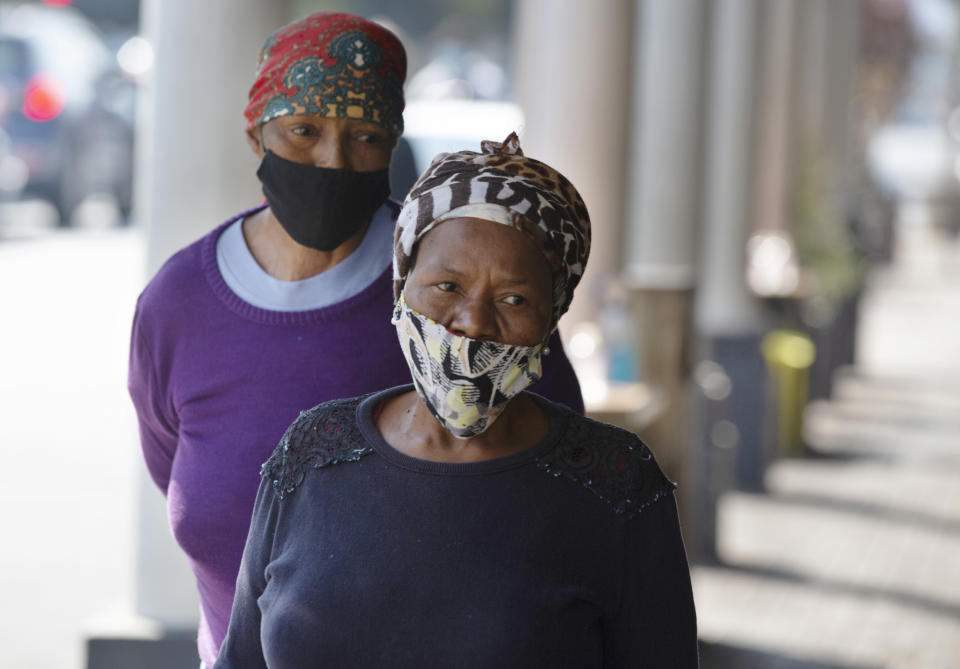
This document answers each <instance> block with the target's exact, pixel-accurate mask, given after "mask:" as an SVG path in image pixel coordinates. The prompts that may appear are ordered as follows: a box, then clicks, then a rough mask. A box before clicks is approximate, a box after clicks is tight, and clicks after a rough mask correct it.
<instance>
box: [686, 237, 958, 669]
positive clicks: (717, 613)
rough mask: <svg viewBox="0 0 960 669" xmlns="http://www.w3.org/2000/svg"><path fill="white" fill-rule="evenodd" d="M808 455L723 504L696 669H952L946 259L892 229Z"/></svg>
mask: <svg viewBox="0 0 960 669" xmlns="http://www.w3.org/2000/svg"><path fill="white" fill-rule="evenodd" d="M900 232H901V233H902V234H901V238H900V241H899V244H898V251H899V253H898V256H897V262H896V263H895V265H893V266H892V267H889V268H885V269H883V270H880V271H877V272H875V273H874V274H873V275H872V277H871V281H870V284H869V289H868V292H867V294H866V296H865V299H864V301H863V304H862V307H861V320H860V333H859V341H858V361H857V364H856V365H855V366H854V367H852V368H850V369H846V370H843V371H842V373H841V374H840V375H839V378H838V380H837V383H836V385H835V390H834V396H833V397H832V398H831V400H830V401H828V402H820V403H815V404H813V405H811V406H810V407H809V409H808V412H807V415H806V435H807V441H808V443H809V444H810V445H811V446H812V448H813V449H814V451H815V455H813V456H810V457H806V458H801V459H790V460H781V461H779V462H777V463H776V464H774V465H773V466H772V467H771V468H770V470H769V472H768V476H767V486H768V492H767V494H763V495H751V494H745V493H728V494H727V495H726V496H725V497H724V498H723V499H722V500H721V504H720V509H719V519H718V537H719V540H718V544H719V545H718V553H719V555H720V558H721V561H722V566H716V567H714V566H699V567H696V568H695V569H694V574H693V577H694V589H695V594H696V597H697V608H698V614H699V621H700V631H701V638H702V639H703V641H704V647H703V666H704V669H713V668H724V669H727V668H734V667H737V668H740V667H743V668H747V667H749V668H750V669H754V668H760V669H768V668H770V669H801V668H802V669H833V668H839V667H849V668H857V669H867V668H870V669H880V668H883V669H926V668H930V669H941V668H942V669H948V668H953V667H960V246H958V245H957V243H956V242H955V241H951V242H949V243H943V241H942V240H938V239H936V237H935V235H933V233H932V231H931V230H930V229H929V228H927V227H924V226H922V225H915V226H909V227H907V228H905V229H902V230H901V231H900Z"/></svg>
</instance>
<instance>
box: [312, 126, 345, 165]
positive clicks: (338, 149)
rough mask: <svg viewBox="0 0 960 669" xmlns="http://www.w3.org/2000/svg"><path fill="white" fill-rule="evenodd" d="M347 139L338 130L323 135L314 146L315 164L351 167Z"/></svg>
mask: <svg viewBox="0 0 960 669" xmlns="http://www.w3.org/2000/svg"><path fill="white" fill-rule="evenodd" d="M345 139H346V138H345V137H341V136H340V134H339V133H336V132H330V133H327V134H325V135H324V136H323V137H321V138H320V140H319V141H318V142H317V143H316V144H315V145H314V147H313V164H314V165H315V166H317V167H329V168H331V169H350V165H349V156H348V155H347V151H346V141H345Z"/></svg>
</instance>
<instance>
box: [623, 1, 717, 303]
mask: <svg viewBox="0 0 960 669" xmlns="http://www.w3.org/2000/svg"><path fill="white" fill-rule="evenodd" d="M636 7H637V12H636V19H635V24H634V33H635V34H636V35H637V40H636V43H635V48H634V52H633V64H634V80H633V81H634V85H633V98H632V105H631V108H632V115H631V132H630V133H629V137H630V153H629V156H630V168H629V169H628V174H629V179H630V181H629V185H628V188H627V193H628V206H627V231H626V232H627V234H626V258H625V263H624V264H625V273H626V276H627V277H628V278H629V280H630V283H631V285H633V286H635V287H638V288H652V289H665V290H689V289H690V288H692V287H693V285H694V281H695V274H696V271H695V265H696V254H697V244H696V235H697V230H698V228H699V220H700V197H699V194H700V188H699V186H700V164H701V151H702V132H701V119H702V117H703V115H704V109H703V104H704V101H705V97H704V95H703V73H704V65H703V61H704V51H705V44H706V36H707V32H706V26H707V23H706V17H707V7H706V5H705V3H704V2H703V1H702V0H683V1H682V2H677V1H676V0H638V2H637V3H636Z"/></svg>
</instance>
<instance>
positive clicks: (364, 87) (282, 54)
mask: <svg viewBox="0 0 960 669" xmlns="http://www.w3.org/2000/svg"><path fill="white" fill-rule="evenodd" d="M406 75H407V55H406V52H405V51H404V49H403V45H402V44H401V43H400V40H399V39H397V36H396V35H394V34H393V33H392V32H390V31H389V30H387V29H386V28H384V27H382V26H380V25H377V24H376V23H373V22H371V21H367V20H366V19H364V18H361V17H359V16H354V15H353V14H344V13H340V12H316V13H314V14H310V15H309V16H306V17H304V18H302V19H300V20H299V21H294V22H293V23H290V24H288V25H286V26H284V27H283V28H280V30H278V31H277V32H275V33H274V34H273V35H271V36H270V37H269V38H267V41H266V43H265V44H264V45H263V49H262V50H261V52H260V61H259V65H258V67H257V77H256V80H255V81H254V82H253V86H251V88H250V94H249V103H248V104H247V108H246V110H245V111H244V116H246V118H247V128H254V127H256V126H259V125H261V124H263V123H266V122H267V121H269V120H271V119H274V118H277V117H279V116H287V115H291V114H320V115H321V116H324V117H326V118H345V119H356V120H358V121H368V122H370V123H374V124H376V125H379V126H381V127H383V128H386V129H387V130H389V131H390V132H392V133H393V134H394V135H400V134H401V133H402V132H403V81H404V79H405V78H406Z"/></svg>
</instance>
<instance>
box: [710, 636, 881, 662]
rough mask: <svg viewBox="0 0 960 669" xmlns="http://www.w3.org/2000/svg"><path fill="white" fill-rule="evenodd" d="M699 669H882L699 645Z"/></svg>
mask: <svg viewBox="0 0 960 669" xmlns="http://www.w3.org/2000/svg"><path fill="white" fill-rule="evenodd" d="M700 667H701V669H882V668H881V667H880V666H874V665H866V664H837V663H834V662H822V661H819V660H808V659H801V658H795V657H789V656H786V655H781V654H779V653H766V652H763V651H760V650H753V649H749V648H742V647H739V646H729V645H727V644H722V643H713V642H710V641H700Z"/></svg>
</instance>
